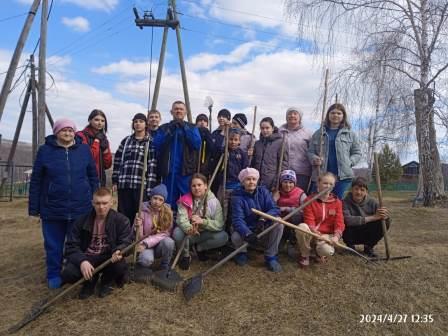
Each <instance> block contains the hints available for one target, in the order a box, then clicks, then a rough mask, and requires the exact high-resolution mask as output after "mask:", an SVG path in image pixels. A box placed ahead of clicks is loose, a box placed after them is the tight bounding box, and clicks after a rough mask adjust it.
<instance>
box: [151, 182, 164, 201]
mask: <svg viewBox="0 0 448 336" xmlns="http://www.w3.org/2000/svg"><path fill="white" fill-rule="evenodd" d="M153 196H162V197H163V199H164V200H166V199H167V198H168V190H167V189H166V186H165V185H164V184H159V185H158V186H155V187H154V188H152V189H151V191H150V192H149V198H151V197H153Z"/></svg>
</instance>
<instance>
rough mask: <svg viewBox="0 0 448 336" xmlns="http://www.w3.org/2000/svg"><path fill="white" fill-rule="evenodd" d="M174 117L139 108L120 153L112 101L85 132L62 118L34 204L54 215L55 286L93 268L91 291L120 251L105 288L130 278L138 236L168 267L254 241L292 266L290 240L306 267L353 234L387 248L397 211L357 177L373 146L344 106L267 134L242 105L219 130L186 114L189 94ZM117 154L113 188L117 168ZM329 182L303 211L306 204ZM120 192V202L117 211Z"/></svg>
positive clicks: (268, 260)
mask: <svg viewBox="0 0 448 336" xmlns="http://www.w3.org/2000/svg"><path fill="white" fill-rule="evenodd" d="M171 115H172V120H171V121H170V122H168V123H165V124H162V125H160V123H161V114H160V112H159V111H157V110H151V111H150V112H148V115H145V114H143V113H137V114H136V115H135V116H134V117H133V119H132V123H131V128H132V134H130V135H129V136H127V137H125V138H124V139H123V140H122V141H121V143H120V145H119V147H118V149H117V151H116V152H115V156H114V158H113V160H112V154H111V151H110V146H109V140H108V138H107V127H108V125H107V118H106V115H105V113H104V112H103V111H101V110H93V111H92V112H91V113H90V115H89V117H88V125H87V126H86V127H85V128H84V129H83V130H82V131H79V132H77V128H76V125H75V123H74V122H73V121H71V120H69V119H60V120H57V121H56V122H55V123H54V126H53V135H49V136H47V138H46V142H45V144H44V145H42V146H41V147H40V148H39V151H38V154H37V157H36V161H35V163H34V167H33V173H32V177H31V184H30V197H29V214H30V215H31V216H39V217H40V218H41V221H42V232H43V237H44V246H45V251H46V263H47V281H48V287H49V288H59V287H60V286H61V285H62V284H63V283H72V282H74V281H77V280H78V279H79V278H80V277H84V278H85V279H86V280H87V281H86V282H85V283H84V285H83V288H82V290H81V293H80V298H87V297H89V296H91V295H92V294H93V293H94V291H95V287H96V283H97V281H98V279H99V275H98V274H94V269H95V267H97V266H98V265H100V264H101V263H102V262H104V261H105V260H107V259H109V258H112V263H111V264H109V265H108V266H107V267H106V268H105V269H104V270H103V271H102V275H101V281H100V286H99V290H98V291H99V296H100V297H104V296H106V295H108V294H109V293H110V292H111V291H112V290H113V285H116V286H123V284H124V283H125V281H126V274H127V267H128V266H127V264H126V261H125V258H124V257H125V255H123V253H122V250H123V249H124V248H125V247H126V246H129V245H130V244H131V243H132V241H134V240H135V239H138V238H139V239H141V241H140V242H139V244H138V245H137V246H136V249H137V253H138V259H137V262H138V265H139V266H140V267H154V266H155V264H154V263H155V261H157V263H156V264H157V266H158V267H159V268H161V269H168V268H169V267H170V262H171V259H172V257H173V253H174V252H175V251H176V250H177V251H179V249H181V248H182V251H180V253H181V258H180V260H179V267H180V268H181V269H183V270H187V269H188V268H189V267H190V264H191V262H192V260H193V258H192V257H194V256H196V257H197V259H199V260H200V261H205V260H208V259H209V258H210V257H211V256H212V255H216V253H215V252H218V253H217V254H218V255H219V253H221V254H222V251H223V249H224V248H225V247H228V246H229V245H232V247H233V248H238V247H241V246H242V245H243V244H244V243H248V246H258V247H262V248H263V249H264V258H265V265H266V267H267V269H268V270H270V271H272V272H280V271H281V270H282V267H281V265H280V262H279V259H278V253H279V246H280V244H281V243H282V241H285V243H286V244H287V246H288V250H291V251H296V252H297V258H298V260H297V261H298V264H299V265H300V266H301V267H304V268H306V267H308V266H309V265H310V261H312V260H314V261H315V262H317V263H323V262H326V260H327V258H328V257H329V256H331V255H333V254H334V252H335V249H334V244H333V243H336V242H339V240H341V239H342V240H344V242H345V243H346V244H347V245H349V246H350V247H352V248H354V247H355V245H360V244H361V245H364V252H365V253H366V254H367V255H368V256H369V257H375V252H374V250H373V248H374V246H375V245H376V244H377V242H378V241H379V240H380V239H381V238H382V225H381V221H383V220H386V222H387V225H389V222H390V218H389V212H388V209H387V208H379V206H378V203H377V202H376V201H375V200H374V199H373V198H370V197H369V196H368V185H367V181H366V180H365V179H364V178H361V177H355V176H354V175H353V169H352V167H353V166H354V165H356V164H357V163H358V161H359V160H360V158H361V151H360V146H359V143H358V140H357V137H356V135H355V133H354V132H353V131H352V130H351V129H350V124H349V122H348V118H347V112H346V110H345V107H344V106H343V105H342V104H339V103H336V104H333V105H331V106H330V107H329V109H328V111H327V114H326V118H325V122H324V125H323V127H322V129H319V130H317V131H316V132H315V133H314V134H312V133H311V132H310V131H309V130H307V129H306V128H305V127H304V126H303V112H302V111H301V110H300V109H299V108H297V107H291V108H289V109H287V111H286V123H285V124H284V125H282V126H280V127H277V126H276V125H275V124H274V121H273V119H272V118H270V117H266V118H263V119H262V120H261V122H260V124H259V126H260V137H259V139H258V140H256V137H255V135H254V134H251V133H250V132H248V131H247V130H246V126H247V117H246V115H244V114H242V113H237V114H235V115H234V116H233V117H232V116H231V113H230V111H229V110H227V109H222V110H220V111H219V113H218V117H217V120H218V124H219V126H218V128H217V129H216V130H214V131H213V132H211V131H210V130H209V129H208V122H209V120H208V117H207V116H206V115H205V114H200V115H198V116H197V118H196V123H195V124H192V123H189V122H187V121H185V120H184V119H185V116H186V106H185V104H184V103H183V102H182V101H175V102H174V103H173V104H172V108H171ZM224 158H226V159H227V160H225V159H224ZM145 160H146V161H145ZM112 161H113V162H112ZM112 164H113V171H112V186H113V187H112V190H111V189H109V188H107V187H106V170H107V169H109V168H111V167H112ZM213 178H214V179H213ZM211 179H213V181H211ZM350 186H351V191H350V192H349V193H347V195H345V194H346V191H347V189H348V188H349V187H350ZM323 190H327V192H325V193H322V194H321V195H320V196H319V197H318V198H316V199H315V200H313V201H312V202H311V203H310V204H309V205H308V206H306V207H305V208H304V210H303V212H297V211H295V209H297V208H298V207H299V206H301V205H302V204H304V202H307V201H308V200H310V199H311V198H312V197H313V196H315V193H317V192H321V191H323ZM115 191H116V192H117V194H118V207H117V211H115V210H113V209H112V205H113V194H112V192H115ZM142 195H143V199H142V198H141V196H142ZM344 195H345V198H344ZM141 201H142V204H140V202H141ZM252 209H257V210H260V211H262V212H265V213H266V214H269V215H271V216H274V217H280V216H281V217H284V216H286V215H288V214H290V213H291V212H294V216H292V217H291V218H290V219H289V220H290V221H291V222H292V223H294V224H296V225H298V226H299V228H300V230H287V229H284V227H283V226H282V225H276V226H275V227H273V228H271V225H274V223H273V222H272V221H270V220H265V219H264V218H263V217H260V216H258V215H256V214H255V213H254V212H253V211H252ZM268 229H269V230H268ZM264 231H266V232H268V231H269V232H268V233H267V234H264V233H265V232H264ZM307 231H311V232H314V233H317V234H319V235H321V236H322V237H323V238H325V239H326V240H325V241H323V240H319V239H316V238H312V237H311V236H310V235H308V234H307ZM263 232H264V233H263ZM262 233H263V234H262ZM291 254H292V253H291ZM248 261H249V258H248V253H247V250H244V249H243V250H241V252H240V253H239V254H237V255H236V257H235V262H236V263H237V264H238V265H240V266H244V265H246V264H247V263H248Z"/></svg>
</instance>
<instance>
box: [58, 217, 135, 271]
mask: <svg viewBox="0 0 448 336" xmlns="http://www.w3.org/2000/svg"><path fill="white" fill-rule="evenodd" d="M94 221H95V210H92V211H91V212H90V213H88V214H86V215H84V216H82V217H80V218H79V219H78V220H77V221H76V222H75V223H74V225H73V229H72V231H71V232H70V233H69V235H68V236H67V241H66V243H65V256H66V258H67V259H68V260H69V261H70V262H71V263H73V264H75V265H77V266H79V265H81V263H82V262H83V261H84V260H87V255H86V251H87V248H88V247H89V245H90V242H91V240H92V232H93V225H94ZM104 224H105V233H106V239H107V245H108V246H109V249H108V251H107V252H106V253H107V254H108V255H111V254H112V253H114V252H115V251H117V250H120V251H121V250H123V249H124V248H126V247H127V246H128V245H130V244H131V243H132V230H131V226H130V225H129V219H128V218H127V217H126V216H124V215H122V214H120V213H118V212H116V211H115V210H113V209H110V210H109V213H108V214H107V216H106V219H105V223H104Z"/></svg>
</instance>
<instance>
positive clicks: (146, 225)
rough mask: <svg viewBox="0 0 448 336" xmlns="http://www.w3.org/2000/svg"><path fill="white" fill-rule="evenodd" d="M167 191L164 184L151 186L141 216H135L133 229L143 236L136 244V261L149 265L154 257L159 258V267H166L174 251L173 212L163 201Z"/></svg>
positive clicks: (145, 265)
mask: <svg viewBox="0 0 448 336" xmlns="http://www.w3.org/2000/svg"><path fill="white" fill-rule="evenodd" d="M167 196H168V191H167V189H166V186H165V185H164V184H160V185H158V186H156V187H155V188H153V189H152V190H151V192H150V194H149V202H144V203H143V207H142V217H141V218H140V217H138V216H137V217H136V218H135V229H136V230H139V237H144V236H147V235H149V236H148V237H147V238H145V239H144V240H143V241H142V242H141V243H140V244H139V245H138V246H137V251H138V252H139V256H138V263H139V264H140V265H142V266H144V267H150V266H151V265H152V263H153V262H154V259H155V258H161V260H160V268H161V269H168V268H169V264H170V260H171V257H172V255H173V251H174V247H175V244H174V240H173V239H171V237H170V235H171V229H172V226H173V212H172V211H171V208H170V206H169V205H168V204H166V203H165V200H166V199H167Z"/></svg>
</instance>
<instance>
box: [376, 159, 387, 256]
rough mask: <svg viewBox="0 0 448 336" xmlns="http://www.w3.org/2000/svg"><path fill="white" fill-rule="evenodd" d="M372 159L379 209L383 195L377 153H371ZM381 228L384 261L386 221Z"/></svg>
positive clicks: (382, 221) (381, 205)
mask: <svg viewBox="0 0 448 336" xmlns="http://www.w3.org/2000/svg"><path fill="white" fill-rule="evenodd" d="M373 157H374V159H375V178H376V188H377V193H378V203H379V207H380V208H382V207H383V193H382V191H381V177H380V166H379V165H378V153H373ZM381 228H382V230H383V238H384V247H385V248H386V260H389V259H390V248H389V239H388V237H387V227H386V221H385V220H384V219H382V220H381Z"/></svg>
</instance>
